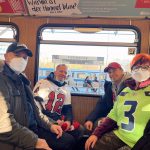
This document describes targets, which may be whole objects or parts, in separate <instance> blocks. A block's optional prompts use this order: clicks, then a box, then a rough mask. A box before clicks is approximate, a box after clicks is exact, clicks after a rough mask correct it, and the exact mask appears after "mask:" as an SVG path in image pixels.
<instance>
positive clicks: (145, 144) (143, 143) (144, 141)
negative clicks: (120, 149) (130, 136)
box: [132, 120, 150, 150]
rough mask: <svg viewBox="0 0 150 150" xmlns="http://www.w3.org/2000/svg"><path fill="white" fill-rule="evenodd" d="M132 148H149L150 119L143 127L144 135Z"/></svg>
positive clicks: (145, 149) (141, 149)
mask: <svg viewBox="0 0 150 150" xmlns="http://www.w3.org/2000/svg"><path fill="white" fill-rule="evenodd" d="M132 150H150V120H149V121H148V123H147V125H146V127H145V130H144V135H143V136H142V137H141V138H140V139H139V140H138V141H137V143H136V144H135V145H134V147H133V148H132Z"/></svg>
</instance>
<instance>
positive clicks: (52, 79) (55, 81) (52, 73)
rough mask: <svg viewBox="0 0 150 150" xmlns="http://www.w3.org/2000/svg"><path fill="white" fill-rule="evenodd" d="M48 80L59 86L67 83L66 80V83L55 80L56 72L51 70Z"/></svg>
mask: <svg viewBox="0 0 150 150" xmlns="http://www.w3.org/2000/svg"><path fill="white" fill-rule="evenodd" d="M47 80H49V81H51V82H53V83H54V84H56V85H57V86H59V87H62V86H64V85H65V84H66V82H65V81H64V83H60V82H59V81H57V80H55V75H54V72H51V73H50V74H49V75H48V76H47Z"/></svg>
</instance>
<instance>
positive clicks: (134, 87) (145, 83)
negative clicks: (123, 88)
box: [125, 78, 150, 90]
mask: <svg viewBox="0 0 150 150" xmlns="http://www.w3.org/2000/svg"><path fill="white" fill-rule="evenodd" d="M125 84H126V85H127V86H128V87H129V88H130V89H132V90H139V89H143V88H145V87H147V86H149V85H150V78H149V79H148V80H146V81H143V82H140V83H139V84H138V86H137V85H136V81H135V80H134V79H130V80H126V82H125Z"/></svg>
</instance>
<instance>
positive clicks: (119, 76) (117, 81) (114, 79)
mask: <svg viewBox="0 0 150 150" xmlns="http://www.w3.org/2000/svg"><path fill="white" fill-rule="evenodd" d="M104 72H107V73H108V74H109V77H110V79H111V82H110V81H105V84H104V90H105V94H104V96H102V97H101V99H100V100H99V101H98V102H97V104H96V106H95V108H94V109H93V111H92V112H91V113H90V114H89V115H88V117H87V118H86V122H85V124H84V126H85V128H86V129H87V130H89V131H92V129H93V126H94V123H95V126H97V123H98V121H99V119H100V118H103V117H105V116H107V114H108V113H109V111H110V110H111V109H112V107H113V104H114V100H115V99H116V96H117V95H118V94H119V93H120V92H121V91H122V90H123V89H124V88H125V87H126V85H125V81H126V80H127V79H129V78H130V74H129V73H127V72H124V71H123V69H122V67H121V65H120V64H118V63H117V62H112V63H110V64H109V65H108V66H107V67H106V68H105V69H104Z"/></svg>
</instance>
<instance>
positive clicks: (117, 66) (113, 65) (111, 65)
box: [104, 62, 122, 72]
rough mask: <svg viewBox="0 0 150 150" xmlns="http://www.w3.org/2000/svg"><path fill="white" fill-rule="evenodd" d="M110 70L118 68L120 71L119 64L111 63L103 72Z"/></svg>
mask: <svg viewBox="0 0 150 150" xmlns="http://www.w3.org/2000/svg"><path fill="white" fill-rule="evenodd" d="M111 68H112V69H118V68H120V69H122V67H121V65H120V64H118V63H117V62H112V63H110V64H108V66H107V67H106V68H105V69H104V72H108V70H109V69H111Z"/></svg>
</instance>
